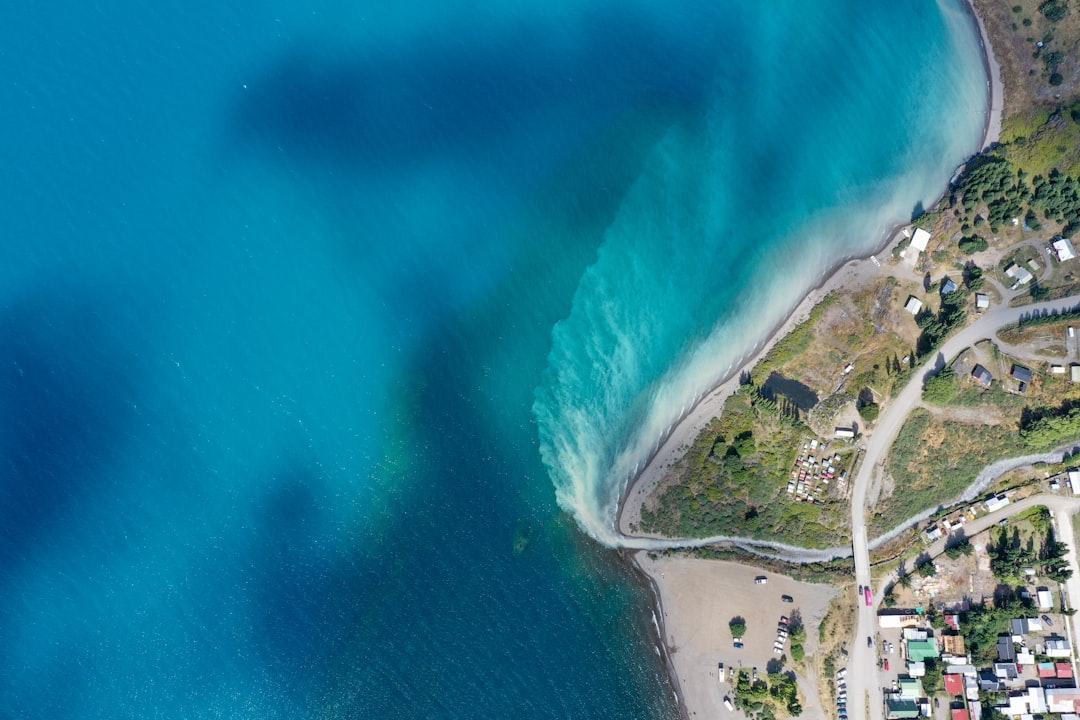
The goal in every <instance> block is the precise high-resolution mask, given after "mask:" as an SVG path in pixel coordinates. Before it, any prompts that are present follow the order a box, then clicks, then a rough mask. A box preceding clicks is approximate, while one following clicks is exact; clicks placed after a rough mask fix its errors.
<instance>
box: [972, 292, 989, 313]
mask: <svg viewBox="0 0 1080 720" xmlns="http://www.w3.org/2000/svg"><path fill="white" fill-rule="evenodd" d="M988 307H990V296H989V295H987V294H985V293H975V309H976V310H985V309H987V308H988Z"/></svg>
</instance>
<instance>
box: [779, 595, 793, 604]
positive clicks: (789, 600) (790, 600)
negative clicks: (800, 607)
mask: <svg viewBox="0 0 1080 720" xmlns="http://www.w3.org/2000/svg"><path fill="white" fill-rule="evenodd" d="M780 599H781V600H783V601H784V602H786V603H793V602H795V598H793V597H791V596H790V595H781V596H780Z"/></svg>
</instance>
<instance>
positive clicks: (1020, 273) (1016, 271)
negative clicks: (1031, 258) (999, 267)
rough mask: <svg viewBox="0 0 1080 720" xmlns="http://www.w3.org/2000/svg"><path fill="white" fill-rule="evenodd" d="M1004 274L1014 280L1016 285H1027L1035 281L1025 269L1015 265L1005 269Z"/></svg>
mask: <svg viewBox="0 0 1080 720" xmlns="http://www.w3.org/2000/svg"><path fill="white" fill-rule="evenodd" d="M1005 274H1006V275H1008V276H1009V277H1011V278H1012V279H1013V280H1015V281H1016V284H1017V285H1027V284H1028V283H1029V282H1031V281H1032V280H1034V279H1035V276H1034V275H1032V274H1031V273H1030V272H1028V270H1027V268H1022V267H1020V266H1019V265H1017V264H1016V263H1013V264H1012V265H1010V266H1009V267H1007V268H1005Z"/></svg>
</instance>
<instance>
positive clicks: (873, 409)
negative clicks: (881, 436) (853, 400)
mask: <svg viewBox="0 0 1080 720" xmlns="http://www.w3.org/2000/svg"><path fill="white" fill-rule="evenodd" d="M880 414H881V406H880V405H878V404H877V403H867V404H866V405H863V406H862V407H860V408H859V415H860V416H862V419H863V420H865V421H866V422H874V421H875V420H877V419H878V415H880Z"/></svg>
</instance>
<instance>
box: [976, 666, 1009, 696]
mask: <svg viewBox="0 0 1080 720" xmlns="http://www.w3.org/2000/svg"><path fill="white" fill-rule="evenodd" d="M979 689H980V690H982V691H984V692H1001V691H1002V690H1004V689H1005V686H1004V685H1003V684H1002V683H1001V680H999V679H998V677H997V675H996V674H995V673H994V671H993V670H989V669H987V670H980V671H979Z"/></svg>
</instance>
